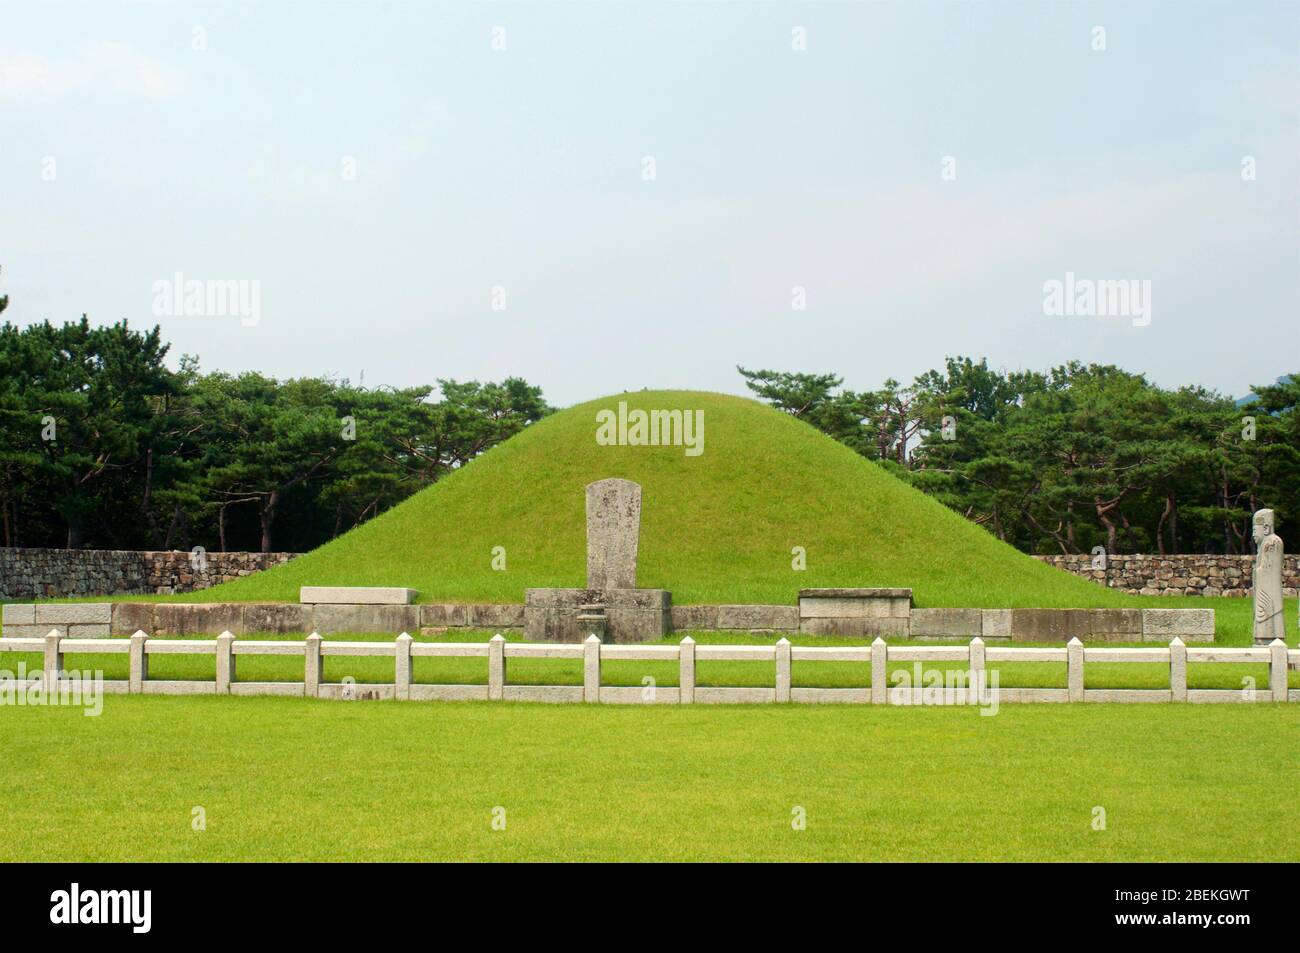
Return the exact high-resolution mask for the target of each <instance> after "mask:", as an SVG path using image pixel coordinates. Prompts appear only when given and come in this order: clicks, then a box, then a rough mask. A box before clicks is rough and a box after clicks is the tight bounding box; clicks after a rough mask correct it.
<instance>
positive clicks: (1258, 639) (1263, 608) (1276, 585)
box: [1251, 510, 1286, 645]
mask: <svg viewBox="0 0 1300 953" xmlns="http://www.w3.org/2000/svg"><path fill="white" fill-rule="evenodd" d="M1273 527H1274V521H1273V511H1272V510H1260V511H1259V512H1257V513H1256V514H1255V518H1254V521H1253V526H1252V532H1251V536H1252V537H1253V538H1254V540H1255V567H1254V569H1253V571H1252V572H1251V593H1252V595H1253V596H1254V599H1255V644H1256V645H1268V644H1270V643H1271V642H1272V641H1273V640H1274V639H1282V640H1283V641H1286V627H1285V626H1284V625H1283V622H1282V539H1281V537H1280V536H1278V535H1277V533H1275V532H1273Z"/></svg>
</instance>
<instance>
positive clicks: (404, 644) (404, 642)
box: [393, 632, 414, 701]
mask: <svg viewBox="0 0 1300 953" xmlns="http://www.w3.org/2000/svg"><path fill="white" fill-rule="evenodd" d="M412 641H414V640H413V639H412V638H411V636H410V634H409V633H406V632H403V633H402V634H401V635H399V636H398V637H397V641H396V642H395V643H394V644H393V649H394V651H393V683H394V685H395V692H394V693H395V694H396V695H397V700H398V701H410V700H411V642H412Z"/></svg>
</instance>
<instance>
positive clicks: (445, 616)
mask: <svg viewBox="0 0 1300 953" xmlns="http://www.w3.org/2000/svg"><path fill="white" fill-rule="evenodd" d="M467 625H469V606H467V605H453V604H450V603H445V604H444V603H427V604H425V605H422V606H420V626H421V627H422V628H453V627H457V628H458V627H461V626H467Z"/></svg>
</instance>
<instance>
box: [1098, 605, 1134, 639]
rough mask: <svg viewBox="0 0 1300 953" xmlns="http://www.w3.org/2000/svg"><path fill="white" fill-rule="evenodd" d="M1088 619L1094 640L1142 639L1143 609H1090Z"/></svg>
mask: <svg viewBox="0 0 1300 953" xmlns="http://www.w3.org/2000/svg"><path fill="white" fill-rule="evenodd" d="M1088 621H1089V627H1090V630H1091V632H1092V639H1093V641H1094V642H1097V641H1111V642H1141V641H1142V610H1141V609H1090V610H1088Z"/></svg>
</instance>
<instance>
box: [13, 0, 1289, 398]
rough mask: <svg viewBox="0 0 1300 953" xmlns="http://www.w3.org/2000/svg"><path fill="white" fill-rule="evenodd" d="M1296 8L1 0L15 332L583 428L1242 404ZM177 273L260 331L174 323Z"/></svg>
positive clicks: (1274, 237)
mask: <svg viewBox="0 0 1300 953" xmlns="http://www.w3.org/2000/svg"><path fill="white" fill-rule="evenodd" d="M1297 12H1298V11H1297V7H1296V5H1295V4H1294V3H1288V2H1276V3H1258V4H1252V5H1251V6H1249V7H1245V8H1242V7H1232V6H1228V5H1220V4H1209V3H1170V2H1158V3H1153V4H1149V5H1143V6H1141V7H1139V8H1133V7H1130V6H1129V5H1126V4H1120V3H1082V4H1073V3H1072V4H1068V5H1067V4H1039V3H1032V4H1031V3H1012V2H1007V3H997V4H983V5H974V4H965V3H956V4H944V3H937V2H934V3H918V4H909V5H903V4H871V5H867V4H856V3H846V4H828V5H809V4H801V3H773V4H764V5H749V6H740V5H729V4H705V3H661V2H644V3H637V4H622V5H617V6H604V5H596V4H588V3H573V4H561V3H545V4H537V5H519V4H509V3H501V4H496V3H487V4H476V5H465V6H455V7H449V8H445V9H442V8H440V9H429V8H423V7H420V6H413V5H405V4H367V5H365V6H360V5H351V4H343V3H321V4H318V5H313V7H312V8H311V9H310V13H306V12H304V8H295V7H292V6H288V5H281V6H270V5H262V4H257V3H230V4H222V5H211V4H167V5H164V4H158V3H152V2H119V3H50V4H42V5H39V6H30V5H20V4H17V3H7V2H0V23H2V24H3V29H0V121H3V123H4V128H5V130H6V147H5V149H4V150H3V151H0V182H3V184H4V186H5V188H4V193H3V194H4V197H5V201H4V203H3V204H2V205H0V236H3V238H2V239H0V294H8V295H9V296H10V306H9V309H8V310H7V311H6V312H5V315H4V317H5V319H7V320H10V321H12V322H14V323H16V324H19V325H25V324H28V323H32V322H37V321H42V320H50V321H53V322H56V323H57V322H63V321H67V320H74V319H76V318H78V317H80V315H81V314H82V313H83V312H85V313H87V314H88V315H89V316H90V318H91V320H92V321H94V322H96V323H110V322H113V321H117V320H120V319H123V318H125V319H128V320H129V321H130V322H131V324H132V326H134V327H138V328H144V327H151V326H153V325H154V324H155V323H157V324H159V325H161V327H162V333H163V336H164V338H165V339H166V340H168V341H170V342H171V343H172V353H171V356H170V361H171V363H172V364H173V365H174V364H175V362H176V360H177V359H178V358H179V356H180V355H181V354H182V353H191V354H197V355H198V356H199V358H200V360H201V364H202V366H203V367H204V368H205V369H208V370H225V371H230V372H239V371H242V370H258V371H261V372H263V373H266V374H270V375H273V376H277V377H294V376H313V375H333V376H336V377H340V378H348V379H350V380H351V381H353V382H359V381H360V379H361V377H362V373H363V372H364V381H365V383H366V385H367V386H377V385H380V384H385V385H392V386H410V385H414V384H417V383H427V384H433V383H434V380H435V379H436V378H439V377H442V378H455V379H458V380H469V379H478V380H501V379H503V378H505V377H507V376H518V377H522V378H525V379H526V380H528V381H529V382H530V383H532V384H535V385H538V386H540V387H542V389H543V391H544V393H545V395H546V397H547V399H548V401H549V402H550V403H552V404H554V405H557V406H567V405H570V404H574V403H578V402H581V401H584V400H588V399H593V398H596V397H599V396H603V395H608V394H615V393H618V392H621V391H624V390H627V391H635V390H640V389H642V388H652V389H667V388H672V389H679V388H680V389H693V390H713V391H721V392H723V393H733V394H746V393H748V392H747V391H746V389H745V386H744V382H743V380H742V379H741V377H740V375H739V374H737V372H736V370H735V367H736V365H737V364H741V365H744V366H746V367H749V368H772V369H776V370H788V371H806V372H817V373H823V372H834V373H836V374H838V375H840V376H842V377H843V378H844V382H845V384H844V386H845V387H847V388H850V389H853V390H868V389H875V388H878V387H879V386H880V385H881V383H882V382H883V381H884V380H885V379H886V378H887V377H893V378H895V379H897V380H899V381H901V382H903V383H907V382H910V381H911V379H912V378H913V377H914V376H915V375H916V374H918V373H921V372H924V371H926V370H928V369H931V368H937V367H940V366H941V365H942V363H943V360H944V358H945V357H946V356H957V355H964V356H969V357H972V358H975V359H976V360H978V359H980V358H982V357H987V358H988V361H989V364H990V365H991V366H994V367H998V368H1006V369H1032V370H1046V369H1047V368H1049V367H1051V366H1055V365H1059V364H1063V363H1065V362H1067V361H1069V360H1073V359H1077V360H1080V361H1083V362H1085V363H1093V362H1095V363H1108V364H1116V365H1119V366H1120V367H1123V368H1125V369H1126V370H1129V371H1133V372H1139V373H1143V374H1146V375H1147V376H1148V378H1149V379H1151V380H1152V381H1154V382H1156V383H1158V384H1160V385H1161V386H1165V387H1171V388H1172V387H1178V386H1183V385H1202V386H1205V387H1208V388H1212V389H1214V390H1217V391H1219V392H1221V393H1223V394H1224V395H1226V396H1230V397H1241V396H1243V395H1244V394H1245V393H1246V392H1247V391H1248V390H1249V388H1250V387H1251V386H1252V385H1255V384H1262V383H1268V382H1272V381H1274V380H1276V379H1277V378H1278V377H1279V376H1281V375H1284V374H1287V373H1291V372H1294V371H1296V370H1297V369H1300V317H1298V316H1300V223H1298V222H1297V216H1296V212H1297V209H1298V208H1300V95H1298V94H1297V90H1298V89H1300V16H1297ZM1098 28H1101V29H1102V30H1104V34H1101V35H1100V36H1099V34H1098V33H1097V30H1098ZM1099 39H1100V45H1101V46H1102V47H1104V48H1099ZM647 159H650V160H652V164H651V163H648V162H647ZM651 171H653V175H652V176H651V175H650V174H649V173H650V172H651ZM178 273H179V274H182V275H183V276H185V278H186V279H198V280H202V281H211V282H227V281H230V282H239V283H243V284H244V287H245V289H246V290H250V291H251V289H252V288H254V287H255V289H256V295H257V315H256V320H251V319H250V317H249V316H248V315H246V314H240V313H234V314H232V313H217V314H212V313H204V314H201V315H195V314H188V313H187V309H186V308H185V307H184V306H183V301H182V297H183V296H181V295H177V296H176V297H175V300H176V302H177V303H178V304H179V305H181V306H180V307H173V308H172V309H171V311H172V313H168V314H163V315H161V316H159V315H158V314H157V311H158V300H157V299H158V298H159V293H158V291H157V286H158V283H159V282H171V281H173V280H174V276H175V275H176V274H178ZM1051 282H1060V283H1062V284H1063V285H1064V286H1065V287H1068V288H1071V289H1073V288H1074V286H1075V285H1076V284H1078V283H1080V282H1099V283H1105V282H1124V283H1128V282H1132V283H1133V284H1132V286H1131V290H1132V294H1133V295H1134V298H1133V301H1132V302H1130V303H1129V305H1127V306H1126V310H1125V311H1124V312H1123V313H1122V314H1120V315H1118V316H1103V315H1101V314H1088V315H1079V314H1070V313H1069V311H1070V310H1074V308H1073V302H1074V300H1075V299H1074V298H1073V296H1072V295H1071V297H1070V308H1069V310H1067V311H1066V312H1065V313H1064V314H1049V313H1048V311H1049V308H1048V306H1047V305H1046V304H1045V296H1046V289H1045V286H1046V285H1047V284H1048V283H1051ZM1099 287H1100V286H1099ZM799 289H802V291H800V290H799ZM1124 290H1125V293H1127V292H1128V290H1129V286H1128V285H1127V284H1126V285H1125V289H1124ZM162 297H164V298H166V297H167V294H165V293H164V294H163V295H162ZM1102 297H1103V296H1102V295H1101V293H1100V292H1099V293H1098V300H1101V299H1102ZM168 300H171V299H170V298H169V299H168ZM1079 300H1083V299H1079ZM1089 300H1091V299H1089ZM1136 302H1141V304H1140V306H1139V305H1138V304H1136ZM800 303H802V304H803V307H802V308H800V307H799V304H800ZM502 304H504V308H503V309H502V308H500V306H501V305H502ZM169 307H170V306H169ZM1081 307H1082V306H1081ZM1135 308H1136V309H1137V310H1136V311H1135V310H1134V309H1135ZM164 310H166V309H164ZM1085 310H1086V309H1085Z"/></svg>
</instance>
